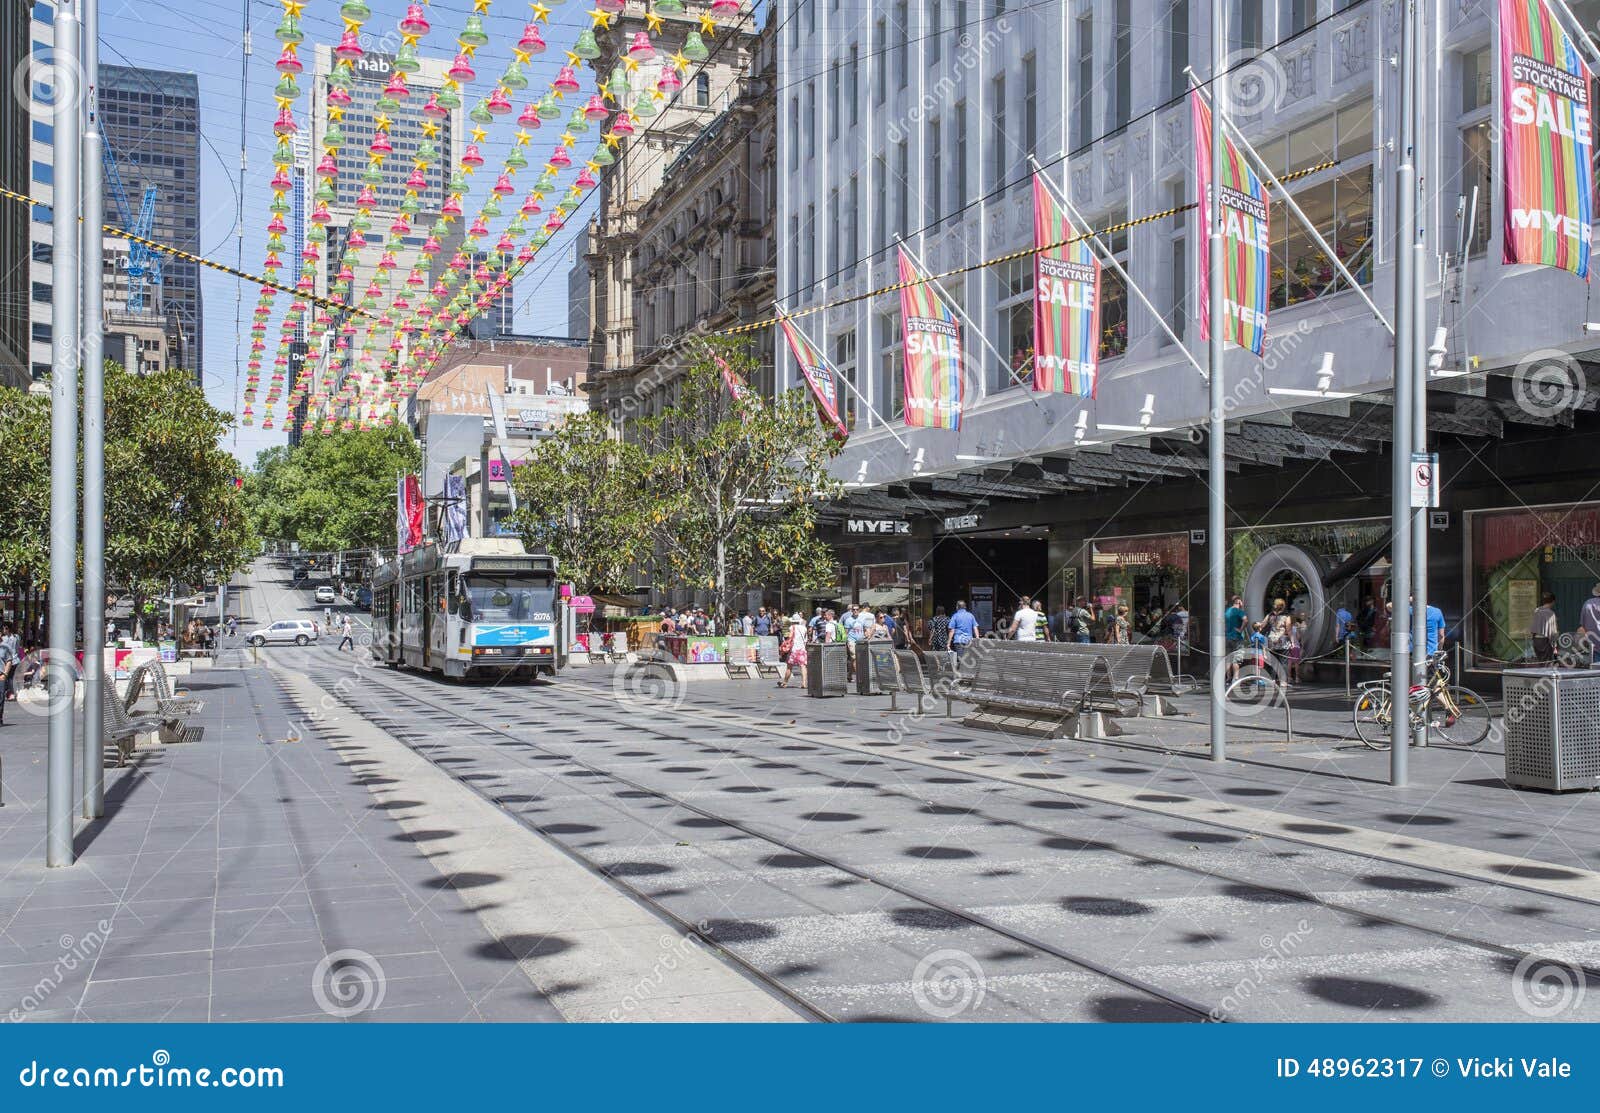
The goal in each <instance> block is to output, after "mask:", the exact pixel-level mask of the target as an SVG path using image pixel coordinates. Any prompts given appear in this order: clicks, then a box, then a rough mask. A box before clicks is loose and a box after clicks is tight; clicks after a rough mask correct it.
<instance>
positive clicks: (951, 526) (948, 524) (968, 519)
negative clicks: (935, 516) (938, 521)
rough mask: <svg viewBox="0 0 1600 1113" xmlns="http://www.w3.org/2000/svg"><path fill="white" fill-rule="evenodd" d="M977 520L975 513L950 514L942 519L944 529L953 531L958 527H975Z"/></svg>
mask: <svg viewBox="0 0 1600 1113" xmlns="http://www.w3.org/2000/svg"><path fill="white" fill-rule="evenodd" d="M979 521H980V517H979V515H977V514H952V515H951V516H950V517H948V518H946V519H945V520H944V531H945V532H946V533H954V532H956V530H959V529H977V528H978V522H979Z"/></svg>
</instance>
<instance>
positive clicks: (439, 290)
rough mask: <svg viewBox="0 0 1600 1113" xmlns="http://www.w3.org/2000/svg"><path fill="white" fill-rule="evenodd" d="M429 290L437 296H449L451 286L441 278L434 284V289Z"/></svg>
mask: <svg viewBox="0 0 1600 1113" xmlns="http://www.w3.org/2000/svg"><path fill="white" fill-rule="evenodd" d="M428 292H429V293H431V294H432V295H433V296H434V297H436V298H447V297H449V296H450V287H448V286H446V285H445V284H444V280H443V279H440V280H439V281H437V282H435V283H434V284H433V289H432V290H430V291H428Z"/></svg>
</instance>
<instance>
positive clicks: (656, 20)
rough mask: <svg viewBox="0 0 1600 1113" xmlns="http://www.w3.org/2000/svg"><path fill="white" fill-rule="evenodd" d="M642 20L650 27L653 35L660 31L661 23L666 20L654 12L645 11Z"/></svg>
mask: <svg viewBox="0 0 1600 1113" xmlns="http://www.w3.org/2000/svg"><path fill="white" fill-rule="evenodd" d="M644 22H645V26H647V27H649V28H650V33H651V34H653V35H655V34H660V33H661V25H662V24H663V23H665V22H666V20H664V19H662V18H661V17H660V16H659V15H657V14H656V13H655V12H645V13H644Z"/></svg>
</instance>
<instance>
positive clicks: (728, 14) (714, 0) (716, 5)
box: [711, 0, 739, 19]
mask: <svg viewBox="0 0 1600 1113" xmlns="http://www.w3.org/2000/svg"><path fill="white" fill-rule="evenodd" d="M738 15H739V0H711V17H712V18H713V19H718V18H721V19H736V18H738Z"/></svg>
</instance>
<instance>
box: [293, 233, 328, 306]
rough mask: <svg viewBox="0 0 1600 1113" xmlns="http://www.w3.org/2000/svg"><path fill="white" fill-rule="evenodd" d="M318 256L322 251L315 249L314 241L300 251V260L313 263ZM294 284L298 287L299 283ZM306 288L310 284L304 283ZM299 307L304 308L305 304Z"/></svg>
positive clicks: (319, 256) (320, 256) (320, 255)
mask: <svg viewBox="0 0 1600 1113" xmlns="http://www.w3.org/2000/svg"><path fill="white" fill-rule="evenodd" d="M320 258H322V252H320V251H318V250H317V245H316V244H314V243H308V244H306V249H305V250H304V251H302V252H301V253H300V260H301V262H305V263H315V262H316V261H317V260H318V259H320ZM295 285H296V286H297V287H298V286H300V285H301V283H298V282H297V283H295ZM306 288H307V289H310V286H309V285H306ZM300 308H301V309H304V308H305V306H303V305H302V306H301V307H300Z"/></svg>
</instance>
